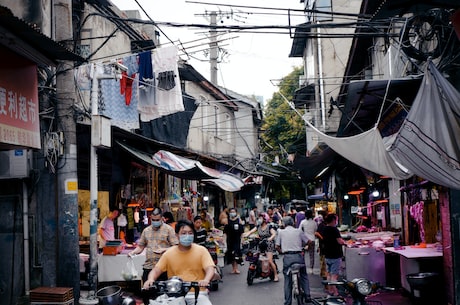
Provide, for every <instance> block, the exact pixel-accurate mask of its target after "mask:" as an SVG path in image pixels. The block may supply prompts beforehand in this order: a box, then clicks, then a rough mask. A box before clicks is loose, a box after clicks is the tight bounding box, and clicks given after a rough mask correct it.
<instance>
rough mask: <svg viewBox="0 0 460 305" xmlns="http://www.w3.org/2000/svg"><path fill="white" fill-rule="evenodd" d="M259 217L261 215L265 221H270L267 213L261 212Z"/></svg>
mask: <svg viewBox="0 0 460 305" xmlns="http://www.w3.org/2000/svg"><path fill="white" fill-rule="evenodd" d="M260 217H262V218H263V219H264V221H265V222H266V223H269V222H270V216H268V214H267V213H261V214H260Z"/></svg>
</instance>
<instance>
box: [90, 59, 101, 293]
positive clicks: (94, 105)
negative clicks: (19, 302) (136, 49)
mask: <svg viewBox="0 0 460 305" xmlns="http://www.w3.org/2000/svg"><path fill="white" fill-rule="evenodd" d="M98 89H99V78H98V73H97V69H96V66H95V65H94V64H93V78H92V83H91V114H92V116H93V117H94V116H95V115H97V114H98V106H99V105H98ZM94 132H95V130H94V128H93V127H92V128H91V138H92V137H93V133H94ZM91 142H93V141H91ZM97 161H98V160H97V152H96V147H95V146H94V145H92V143H91V147H90V214H89V224H90V228H89V232H90V234H89V249H90V260H89V261H90V271H89V275H88V284H89V286H90V296H93V295H94V294H95V292H96V290H97V248H98V247H97V193H98V185H97V176H98V175H97Z"/></svg>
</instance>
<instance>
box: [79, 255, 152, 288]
mask: <svg viewBox="0 0 460 305" xmlns="http://www.w3.org/2000/svg"><path fill="white" fill-rule="evenodd" d="M128 259H130V258H129V257H128V255H127V254H126V253H123V254H118V255H103V254H98V261H97V264H98V272H97V277H98V281H99V282H117V281H125V279H124V278H123V276H122V274H121V273H122V271H123V269H125V268H126V264H127V262H128ZM88 261H89V255H88V254H84V253H80V273H81V274H85V276H84V277H86V274H87V273H88V272H89V265H87V262H88ZM133 262H134V266H135V268H136V270H137V273H138V280H140V279H141V278H142V273H143V272H144V270H143V269H142V265H143V264H144V262H145V253H144V252H142V253H141V254H139V255H135V256H133Z"/></svg>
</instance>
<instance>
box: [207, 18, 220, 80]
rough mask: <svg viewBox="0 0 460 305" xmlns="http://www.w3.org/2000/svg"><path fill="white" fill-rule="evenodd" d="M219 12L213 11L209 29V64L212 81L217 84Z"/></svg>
mask: <svg viewBox="0 0 460 305" xmlns="http://www.w3.org/2000/svg"><path fill="white" fill-rule="evenodd" d="M216 26H217V13H216V12H211V29H210V30H209V36H210V37H209V40H210V42H209V64H210V77H211V83H213V84H214V85H216V86H217V57H218V56H219V49H218V46H217V37H216V34H217V31H216Z"/></svg>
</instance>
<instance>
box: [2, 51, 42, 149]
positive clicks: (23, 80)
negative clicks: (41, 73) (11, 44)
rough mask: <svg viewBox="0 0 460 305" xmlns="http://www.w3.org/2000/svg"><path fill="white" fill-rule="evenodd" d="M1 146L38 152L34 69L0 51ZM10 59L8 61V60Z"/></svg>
mask: <svg viewBox="0 0 460 305" xmlns="http://www.w3.org/2000/svg"><path fill="white" fill-rule="evenodd" d="M2 55H3V58H8V60H7V61H6V62H5V63H0V142H1V143H8V144H13V145H18V146H25V147H31V148H40V123H39V116H38V111H39V109H38V82H37V66H36V65H35V64H34V63H32V62H29V61H28V60H27V59H24V58H22V57H20V56H18V55H16V54H14V53H11V52H9V51H8V50H5V49H0V56H2ZM10 59H11V60H10Z"/></svg>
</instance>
